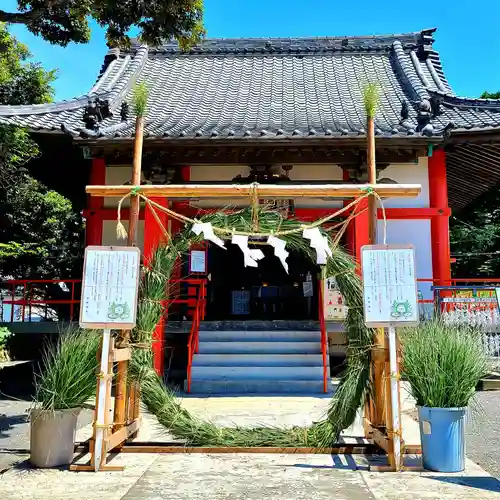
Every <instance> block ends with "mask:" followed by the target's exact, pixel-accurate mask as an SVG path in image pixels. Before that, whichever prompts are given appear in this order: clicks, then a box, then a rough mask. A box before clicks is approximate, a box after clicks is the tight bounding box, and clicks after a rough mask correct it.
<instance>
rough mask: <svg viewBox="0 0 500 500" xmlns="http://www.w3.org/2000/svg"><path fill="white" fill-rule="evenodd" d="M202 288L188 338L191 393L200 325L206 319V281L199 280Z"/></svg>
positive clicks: (197, 298)
mask: <svg viewBox="0 0 500 500" xmlns="http://www.w3.org/2000/svg"><path fill="white" fill-rule="evenodd" d="M199 281H200V286H199V287H198V289H197V296H196V307H195V309H194V312H193V322H192V323H191V330H190V332H189V338H188V344H187V348H188V367H187V392H188V393H189V392H191V369H192V367H193V357H194V355H195V354H196V353H197V352H198V349H199V345H200V335H199V334H200V323H201V321H202V320H203V319H204V317H205V302H206V299H205V298H206V288H205V286H206V281H205V280H199Z"/></svg>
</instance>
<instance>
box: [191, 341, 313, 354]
mask: <svg viewBox="0 0 500 500" xmlns="http://www.w3.org/2000/svg"><path fill="white" fill-rule="evenodd" d="M198 353H199V354H321V344H320V342H319V341H316V342H252V341H249V342H242V341H240V340H238V341H236V342H228V341H221V342H202V341H201V340H200V343H199V350H198Z"/></svg>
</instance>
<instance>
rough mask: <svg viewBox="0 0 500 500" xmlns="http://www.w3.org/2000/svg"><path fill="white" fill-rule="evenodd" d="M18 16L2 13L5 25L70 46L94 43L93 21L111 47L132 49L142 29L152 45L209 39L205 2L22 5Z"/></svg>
mask: <svg viewBox="0 0 500 500" xmlns="http://www.w3.org/2000/svg"><path fill="white" fill-rule="evenodd" d="M17 4H18V8H17V10H16V11H15V12H6V11H3V10H0V21H4V22H7V23H17V24H24V25H26V27H27V28H28V30H29V31H30V32H31V33H33V34H35V35H40V36H41V37H42V38H43V39H44V40H47V41H48V42H50V43H54V44H57V45H62V46H65V45H67V44H68V43H70V42H76V43H86V42H88V41H89V40H90V35H91V33H90V28H89V20H91V19H93V20H95V21H96V22H97V23H98V24H99V25H100V26H102V27H104V28H105V29H106V36H107V39H108V42H109V43H110V44H113V45H115V44H127V43H129V36H128V33H129V31H130V29H131V28H132V27H134V26H137V27H138V28H139V32H140V37H141V39H142V40H143V41H144V42H146V43H148V44H151V45H159V44H160V43H161V41H162V40H165V39H172V38H174V39H176V40H178V41H179V43H180V44H181V45H182V46H188V45H190V44H192V43H195V42H196V41H198V40H199V39H200V37H201V36H203V34H204V31H203V0H147V1H146V0H122V1H119V2H117V1H115V0H55V1H54V0H17Z"/></svg>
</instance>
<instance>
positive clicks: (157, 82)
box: [0, 29, 500, 392]
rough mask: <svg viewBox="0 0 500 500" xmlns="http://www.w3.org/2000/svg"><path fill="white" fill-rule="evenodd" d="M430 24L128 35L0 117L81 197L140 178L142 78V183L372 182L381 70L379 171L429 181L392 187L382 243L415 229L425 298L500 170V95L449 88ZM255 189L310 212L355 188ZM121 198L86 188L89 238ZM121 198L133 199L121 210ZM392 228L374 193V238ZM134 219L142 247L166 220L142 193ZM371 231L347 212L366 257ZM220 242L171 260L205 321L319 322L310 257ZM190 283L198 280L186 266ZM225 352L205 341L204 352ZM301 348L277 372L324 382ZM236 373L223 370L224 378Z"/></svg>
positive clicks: (356, 245) (350, 239) (297, 213)
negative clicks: (325, 33) (238, 34)
mask: <svg viewBox="0 0 500 500" xmlns="http://www.w3.org/2000/svg"><path fill="white" fill-rule="evenodd" d="M434 34H435V30H434V29H431V30H424V31H420V32H416V33H406V34H400V35H389V36H357V37H325V38H260V39H251V38H239V39H210V38H209V39H205V40H204V41H203V42H202V43H200V44H199V45H198V46H196V47H193V48H192V49H191V50H189V51H188V52H182V51H181V50H180V49H179V48H178V47H177V45H176V44H173V43H168V44H165V45H163V46H160V47H156V48H153V47H147V46H144V45H140V44H138V43H135V42H134V43H132V45H131V47H130V48H128V49H118V48H112V49H110V50H109V52H108V53H107V55H106V57H105V59H104V63H103V65H102V69H101V72H100V74H99V75H98V77H97V80H96V82H95V84H94V85H93V87H92V88H90V89H89V91H88V94H86V95H84V96H81V97H77V98H75V99H71V100H68V101H61V102H55V103H50V104H40V105H30V106H0V121H1V122H2V123H10V124H15V125H20V126H23V127H26V128H27V129H28V130H30V131H31V132H32V134H33V137H34V139H35V140H37V141H38V142H39V143H40V144H41V149H42V151H43V157H42V158H41V159H39V160H36V161H37V162H39V164H40V165H42V164H43V165H46V168H52V169H54V171H57V172H60V177H61V180H60V183H61V186H60V188H61V192H63V193H69V194H70V195H71V194H73V195H74V196H76V197H80V199H83V197H84V196H85V193H84V186H85V184H94V185H104V184H108V185H117V184H126V183H130V181H131V164H132V151H133V141H134V130H135V128H134V127H135V117H134V115H133V111H132V109H133V108H132V105H131V102H132V92H133V88H134V85H135V84H136V82H144V83H145V84H146V85H147V87H148V89H149V100H148V107H147V114H146V117H145V134H144V153H143V167H142V168H143V182H144V183H152V184H189V183H196V184H203V183H208V184H233V183H252V182H258V183H280V182H283V183H289V184H335V183H339V184H341V183H343V184H346V183H366V182H367V180H368V177H367V167H366V145H367V140H366V115H365V111H364V103H363V91H364V89H365V88H366V86H367V85H368V84H369V83H375V84H377V85H378V87H379V91H380V105H379V107H378V110H377V113H376V117H375V135H376V166H377V182H379V183H400V184H419V185H421V187H422V189H421V193H420V194H419V196H418V197H416V198H394V199H390V198H389V199H385V200H383V206H384V209H385V216H386V218H387V224H386V229H387V243H390V244H412V245H414V247H415V249H416V266H417V277H418V278H419V279H420V280H421V281H420V283H419V290H420V292H421V296H422V298H423V299H424V300H425V299H427V300H430V299H432V291H431V287H432V285H433V284H435V285H436V284H437V285H439V284H441V285H446V284H450V282H451V262H450V244H449V218H450V216H451V214H452V213H454V212H457V211H460V210H463V209H466V207H467V205H468V204H469V203H470V202H472V201H473V200H475V199H476V198H478V197H479V196H481V195H482V194H483V193H485V192H486V191H487V190H489V189H491V188H492V187H493V186H495V185H496V184H497V183H498V182H500V168H498V165H499V162H500V146H499V144H500V101H496V100H487V99H470V98H463V97H459V96H457V95H456V94H455V93H454V92H453V90H452V88H451V87H450V84H449V82H448V80H447V79H446V76H445V73H444V71H443V66H442V62H441V59H440V57H439V54H438V52H437V51H436V50H435V48H434V46H433V43H434ZM155 201H157V202H158V203H160V204H164V206H168V207H170V208H172V210H174V211H176V212H178V213H181V214H184V215H188V216H191V217H194V216H196V215H197V214H200V213H203V211H205V210H214V209H222V208H224V209H227V208H228V207H232V208H233V209H234V208H235V207H236V208H237V207H241V206H245V205H248V204H249V203H250V201H249V200H248V201H242V199H238V200H231V199H217V200H214V199H210V200H209V199H189V200H188V199H185V200H181V199H175V200H167V199H165V198H157V199H155ZM260 201H261V203H271V204H274V205H275V207H276V208H278V209H279V210H282V211H283V213H284V214H285V216H287V217H295V218H297V219H299V220H302V221H306V222H307V221H316V220H318V219H319V218H321V217H323V216H325V215H328V214H331V213H332V211H335V210H337V209H339V208H340V207H342V206H344V205H346V204H347V203H349V201H351V200H335V199H317V198H316V199H312V198H311V199H307V198H297V199H290V200H260ZM117 203H118V200H117V198H105V197H104V198H98V197H92V198H90V197H89V198H88V200H87V204H86V208H85V210H84V216H85V219H86V244H87V245H122V244H124V242H123V241H122V240H117V236H116V218H117ZM366 203H367V201H366V199H365V200H363V202H362V204H366ZM128 204H129V200H126V202H125V204H124V207H125V208H124V210H123V213H122V217H123V220H124V221H126V220H127V219H128V209H127V207H128V206H129V205H128ZM363 206H364V205H363ZM348 216H349V213H345V214H343V217H348ZM164 223H165V224H166V227H168V228H169V230H170V232H171V233H176V232H177V231H179V230H180V227H181V223H179V222H178V221H176V220H168V218H165V219H164ZM125 226H126V223H125ZM383 232H384V223H383V211H382V207H381V206H380V203H379V208H378V238H379V242H381V241H382V240H381V239H382V237H383ZM138 235H139V236H138V245H139V246H140V248H141V250H142V251H143V254H144V258H146V259H147V258H148V257H150V256H151V254H152V252H153V251H154V249H155V247H156V246H157V245H158V243H159V242H160V241H161V240H162V239H163V234H162V230H161V228H160V227H159V225H158V224H157V222H156V220H155V219H154V217H153V216H152V214H151V213H150V212H149V210H147V209H145V208H144V207H142V208H141V212H140V223H139V229H138ZM367 243H368V213H367V212H366V211H365V212H364V213H362V214H361V215H358V216H357V217H355V218H353V219H352V221H351V222H350V223H349V225H348V227H347V230H346V232H345V234H344V235H343V237H342V240H341V244H342V245H343V246H344V248H346V249H347V251H348V252H350V253H351V254H352V255H353V256H354V258H356V259H359V256H360V248H361V247H362V246H363V245H365V244H367ZM227 247H228V249H227V251H224V250H221V249H219V248H217V247H213V246H211V245H207V246H205V247H200V248H195V249H193V251H197V252H198V253H195V254H193V255H190V256H186V258H185V262H184V264H183V267H182V270H181V271H180V275H179V276H178V279H180V280H181V282H182V280H185V279H198V280H205V282H206V295H207V300H206V310H205V313H204V314H205V320H206V322H208V323H212V324H217V322H218V324H219V325H221V324H222V325H227V324H228V322H231V321H235V322H238V321H245V322H250V323H251V322H252V320H255V321H257V320H258V321H261V322H265V324H266V325H267V326H266V328H269V325H268V322H275V323H279V322H281V323H286V322H287V321H288V322H294V321H295V322H297V321H301V322H303V323H307V322H309V323H310V324H315V322H317V320H318V304H317V300H318V297H317V295H318V294H317V290H316V283H317V267H316V266H315V265H314V264H311V263H310V262H308V261H306V260H305V258H304V257H303V256H301V255H295V254H294V253H293V252H292V254H291V255H290V260H289V273H286V272H285V271H284V269H283V267H282V266H281V264H280V262H279V261H278V260H277V258H276V257H274V256H273V253H272V248H271V249H269V248H267V247H262V249H263V251H264V253H265V254H266V258H264V259H263V260H262V261H260V262H259V267H258V268H257V269H253V268H245V267H244V266H243V256H242V254H241V252H240V251H239V249H238V248H237V247H235V246H234V245H230V244H228V245H227ZM200 252H201V253H200ZM58 278H59V277H58ZM194 283H195V282H194V281H193V284H194ZM307 283H311V285H308V284H307ZM186 287H187V288H186V290H187V289H188V288H190V287H191V285H190V283H189V282H187V281H186ZM311 290H312V291H311ZM179 293H181V292H179ZM179 311H180V312H179V317H176V318H174V319H176V320H179V321H180V320H182V319H185V318H187V319H189V314H190V311H189V307H187V308H184V309H182V308H180V309H179ZM214 328H216V327H214ZM220 328H223V327H220ZM240 329H241V328H240ZM233 330H234V328H233ZM239 333H240V334H241V333H242V332H239ZM247 333H248V332H247ZM261 333H262V332H261ZM306 333H307V335H312V332H306ZM262 335H263V334H262ZM280 335H281V336H283V333H281V334H280ZM304 335H305V337H307V335H306V334H304ZM221 338H222V337H221ZM227 338H228V339H229V338H230V335H229V334H228V337H227ZM318 338H319V337H318ZM311 339H313V337H312V336H311V337H310V338H309V339H307V338H306V341H304V344H303V347H304V350H301V346H300V344H298V345H295V346H294V347H292V348H291V349H290V350H289V351H286V352H285V353H282V352H281V351H279V350H276V349H274V350H273V349H271V350H269V351H265V350H261V351H258V352H260V353H261V354H262V353H264V354H263V355H264V357H265V355H269V356H271V357H272V355H273V353H274V354H276V353H278V354H280V355H281V354H286V353H288V354H290V353H291V354H299V355H302V354H307V353H316V350H315V349H314V348H313V349H312V351H309V350H308V349H311V345H310V344H311ZM201 340H203V337H201ZM233 340H234V339H233ZM253 340H255V341H256V342H257V341H259V340H262V339H261V338H255V339H253ZM302 340H304V339H302ZM316 341H317V339H316V337H314V339H313V343H314V342H316ZM306 344H307V345H306ZM155 352H156V356H157V358H158V359H157V366H158V367H159V369H163V366H164V358H163V356H164V354H163V353H165V352H166V351H164V350H163V349H160V350H157V351H155ZM224 352H226V351H224V350H221V351H217V350H215V351H213V350H212V351H211V350H207V351H206V354H207V355H214V356H221V355H223V354H224ZM245 352H247V353H250V354H251V351H245ZM160 358H161V359H160ZM213 359H214V360H213V363H215V364H216V361H215V358H213ZM218 359H219V358H218ZM300 363H301V362H300V359H298V358H297V359H294V360H293V362H292V363H291V364H289V365H286V367H287V370H288V371H287V370H285V371H284V372H283V373H284V375H283V376H281V378H280V376H279V375H275V374H271V375H270V379H273V380H277V381H278V382H286V381H288V380H289V378H290V377H292V378H295V377H299V378H300V377H302V375H300V373H301V372H300V369H302V368H304V376H303V377H302V378H301V380H309V379H311V380H312V381H313V382H315V381H316V378H315V377H316V374H315V373H316V372H314V373H313V371H314V370H312V369H313V368H316V366H309V365H307V366H302V365H301V364H300ZM222 365H224V363H223V362H222ZM271 365H272V363H271ZM265 366H268V365H265ZM210 367H213V365H207V366H201V367H199V368H200V371H199V380H205V379H204V377H205V378H206V379H207V380H212V379H211V378H210V376H206V373H207V372H208V371H209V370H207V369H208V368H210ZM202 368H205V370H202ZM253 368H257V369H259V365H258V363H257V364H255V363H254V364H253V365H252V361H250V364H249V367H248V366H247V367H245V366H243V370H245V369H246V371H247V372H248V370H250V371H251V370H252V369H253ZM193 370H194V368H193ZM297 370H298V372H297ZM311 370H312V371H311ZM237 371H238V370H232V371H231V372H230V373H231V374H232V375H228V376H227V377H229V378H230V377H231V376H233V375H234V373H236V372H237ZM261 371H262V370H261ZM222 372H223V370H222ZM222 372H221V373H222ZM264 372H266V371H265V370H264ZM292 372H293V373H292ZM266 373H267V372H266ZM297 373H299V374H298V375H297ZM311 373H312V375H311ZM204 374H205V375H204ZM234 376H236V377H238V375H234ZM256 376H257V375H256ZM207 377H208V378H207ZM227 377H225V376H222V378H223V379H224V380H226V381H227ZM248 377H250V378H251V375H248ZM231 380H232V379H231ZM231 380H230V381H231ZM238 380H239V379H238ZM195 381H196V377H195V375H194V371H193V383H194V382H195ZM246 382H248V383H249V384H250V382H249V381H248V380H246ZM236 385H237V384H236ZM236 385H235V386H236ZM284 385H285V384H284ZM277 387H278V390H279V385H278V386H277ZM240 388H241V387H240ZM304 389H307V387H306V386H304ZM211 390H212V389H207V385H206V384H205V385H203V384H200V385H199V387H198V392H204V391H205V392H210V391H211ZM235 390H236V389H235ZM284 390H286V389H284ZM250 391H251V389H250Z"/></svg>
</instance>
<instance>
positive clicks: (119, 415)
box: [113, 113, 144, 432]
mask: <svg viewBox="0 0 500 500" xmlns="http://www.w3.org/2000/svg"><path fill="white" fill-rule="evenodd" d="M143 135H144V114H143V113H139V114H137V116H136V119H135V138H134V158H133V163H132V184H133V185H134V186H140V185H141V167H142V144H143ZM131 198H132V199H131V200H130V215H129V223H128V234H127V246H131V247H135V246H137V226H138V225H139V210H140V203H139V202H140V199H139V197H138V196H132V197H131ZM129 339H130V330H124V331H123V332H122V333H121V335H120V342H121V344H123V345H126V344H127V343H128V341H129ZM127 371H128V360H123V361H119V362H118V363H117V372H116V392H115V412H114V426H113V432H116V431H118V430H120V429H121V428H122V427H123V426H124V425H126V424H127V423H128V422H127V420H128V418H127ZM135 389H136V390H135V391H134V398H137V397H138V394H137V388H135Z"/></svg>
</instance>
